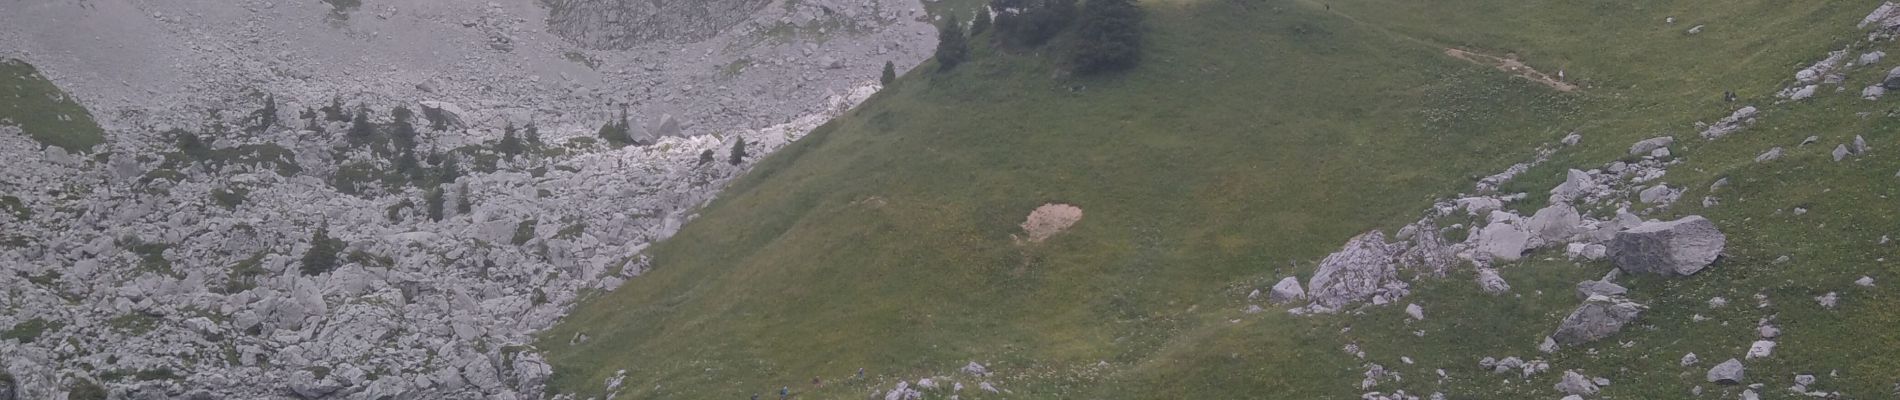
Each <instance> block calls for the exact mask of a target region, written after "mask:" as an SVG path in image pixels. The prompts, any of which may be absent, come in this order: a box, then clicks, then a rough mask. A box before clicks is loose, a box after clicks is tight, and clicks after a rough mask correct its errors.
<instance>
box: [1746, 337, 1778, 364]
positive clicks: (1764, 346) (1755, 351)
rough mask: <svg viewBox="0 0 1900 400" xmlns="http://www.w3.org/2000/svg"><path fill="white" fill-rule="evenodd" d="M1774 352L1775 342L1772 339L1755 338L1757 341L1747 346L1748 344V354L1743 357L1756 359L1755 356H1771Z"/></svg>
mask: <svg viewBox="0 0 1900 400" xmlns="http://www.w3.org/2000/svg"><path fill="white" fill-rule="evenodd" d="M1774 354H1775V342H1774V341H1772V340H1757V341H1755V343H1754V344H1751V345H1749V346H1748V355H1747V357H1745V358H1747V359H1750V360H1753V359H1757V358H1766V357H1768V356H1771V355H1774Z"/></svg>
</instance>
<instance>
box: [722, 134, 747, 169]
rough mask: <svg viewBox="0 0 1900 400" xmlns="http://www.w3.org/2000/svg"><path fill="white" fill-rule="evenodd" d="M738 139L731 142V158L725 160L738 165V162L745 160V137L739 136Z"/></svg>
mask: <svg viewBox="0 0 1900 400" xmlns="http://www.w3.org/2000/svg"><path fill="white" fill-rule="evenodd" d="M738 139H739V140H738V141H736V142H732V158H731V159H728V160H726V161H727V162H730V163H732V165H739V163H742V162H745V157H746V154H745V137H739V138H738Z"/></svg>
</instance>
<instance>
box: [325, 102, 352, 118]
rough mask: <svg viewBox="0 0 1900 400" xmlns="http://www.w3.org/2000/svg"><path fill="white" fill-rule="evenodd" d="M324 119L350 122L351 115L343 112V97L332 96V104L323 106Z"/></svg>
mask: <svg viewBox="0 0 1900 400" xmlns="http://www.w3.org/2000/svg"><path fill="white" fill-rule="evenodd" d="M323 119H324V120H327V121H336V122H350V115H349V114H347V113H344V112H343V98H340V97H331V98H330V106H329V107H324V108H323Z"/></svg>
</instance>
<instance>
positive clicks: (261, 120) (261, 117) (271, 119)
mask: <svg viewBox="0 0 1900 400" xmlns="http://www.w3.org/2000/svg"><path fill="white" fill-rule="evenodd" d="M251 118H252V119H254V120H256V121H257V125H253V126H251V129H246V131H248V132H250V133H261V132H264V131H265V130H268V129H270V127H272V126H275V125H277V96H276V95H268V96H265V97H264V108H263V109H259V110H257V112H255V113H252V114H251Z"/></svg>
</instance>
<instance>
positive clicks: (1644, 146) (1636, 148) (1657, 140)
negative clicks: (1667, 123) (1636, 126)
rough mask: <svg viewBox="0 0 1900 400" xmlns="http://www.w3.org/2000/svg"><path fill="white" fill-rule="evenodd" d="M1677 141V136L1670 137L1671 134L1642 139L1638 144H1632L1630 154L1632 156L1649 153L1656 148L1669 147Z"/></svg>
mask: <svg viewBox="0 0 1900 400" xmlns="http://www.w3.org/2000/svg"><path fill="white" fill-rule="evenodd" d="M1675 143H1676V138H1674V137H1670V136H1660V137H1654V138H1649V139H1643V140H1642V141H1638V142H1636V144H1632V145H1630V153H1629V154H1630V155H1632V156H1638V155H1644V154H1649V152H1650V151H1654V150H1656V149H1660V148H1664V147H1669V145H1672V144H1675Z"/></svg>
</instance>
